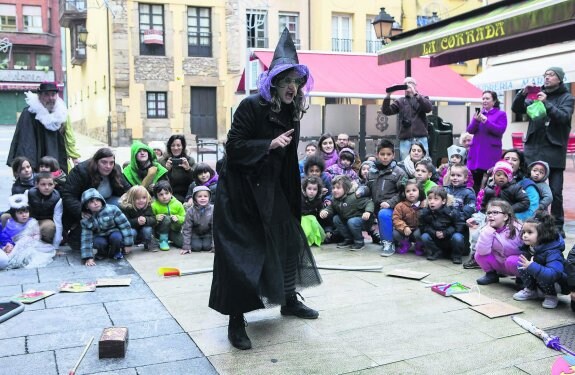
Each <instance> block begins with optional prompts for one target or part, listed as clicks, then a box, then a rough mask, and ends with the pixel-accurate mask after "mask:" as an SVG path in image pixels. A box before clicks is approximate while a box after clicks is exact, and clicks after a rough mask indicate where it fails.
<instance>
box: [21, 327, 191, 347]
mask: <svg viewBox="0 0 575 375" xmlns="http://www.w3.org/2000/svg"><path fill="white" fill-rule="evenodd" d="M126 326H127V327H128V334H129V339H130V340H136V339H140V338H148V337H155V336H162V335H170V334H175V333H183V330H182V327H180V325H179V324H178V323H177V322H176V321H175V320H174V319H160V320H154V321H146V322H134V323H130V324H128V325H126ZM104 328H106V327H93V328H90V329H84V330H68V331H66V332H53V333H49V334H44V335H31V336H28V338H27V339H28V341H27V348H28V352H29V353H34V352H43V351H47V350H56V349H64V348H74V347H81V346H84V345H86V343H87V342H88V340H89V339H90V337H92V336H93V337H94V340H95V341H97V340H98V339H99V338H100V336H101V335H102V331H103V329H104Z"/></svg>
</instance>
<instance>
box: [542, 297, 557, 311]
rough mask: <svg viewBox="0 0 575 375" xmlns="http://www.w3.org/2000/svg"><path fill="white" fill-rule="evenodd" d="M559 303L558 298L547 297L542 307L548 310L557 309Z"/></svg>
mask: <svg viewBox="0 0 575 375" xmlns="http://www.w3.org/2000/svg"><path fill="white" fill-rule="evenodd" d="M558 303H559V298H557V296H550V295H546V296H545V299H544V300H543V303H542V304H541V306H543V307H544V308H546V309H554V308H556V307H557V304H558Z"/></svg>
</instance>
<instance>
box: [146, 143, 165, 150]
mask: <svg viewBox="0 0 575 375" xmlns="http://www.w3.org/2000/svg"><path fill="white" fill-rule="evenodd" d="M148 146H150V148H151V149H152V150H160V151H162V153H164V152H165V151H166V145H165V144H164V142H161V141H152V142H150V143H148Z"/></svg>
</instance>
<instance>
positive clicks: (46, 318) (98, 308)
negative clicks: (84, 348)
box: [0, 304, 112, 338]
mask: <svg viewBox="0 0 575 375" xmlns="http://www.w3.org/2000/svg"><path fill="white" fill-rule="evenodd" d="M110 325H112V322H111V321H110V318H109V317H108V312H107V311H106V309H105V308H104V306H103V305H101V304H94V305H85V306H73V307H63V308H53V309H43V310H35V311H29V310H25V311H24V312H22V313H21V314H18V315H17V316H16V317H14V318H12V319H9V320H7V321H5V322H3V323H2V324H0V337H5V338H9V337H21V336H28V335H39V334H46V333H54V332H62V331H67V330H68V329H70V328H71V327H73V328H74V329H90V328H92V327H94V326H96V327H107V326H110Z"/></svg>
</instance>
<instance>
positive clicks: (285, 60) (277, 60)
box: [258, 27, 313, 102]
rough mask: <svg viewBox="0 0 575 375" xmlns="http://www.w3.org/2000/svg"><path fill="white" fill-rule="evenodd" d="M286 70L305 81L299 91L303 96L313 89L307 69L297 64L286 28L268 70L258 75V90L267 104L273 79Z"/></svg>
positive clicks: (291, 41) (293, 46) (311, 79)
mask: <svg viewBox="0 0 575 375" xmlns="http://www.w3.org/2000/svg"><path fill="white" fill-rule="evenodd" d="M288 69H294V70H295V71H296V72H297V73H298V74H299V76H300V77H303V78H304V79H305V83H304V84H303V86H302V87H301V89H302V91H303V92H304V94H307V93H309V92H310V91H311V89H312V87H313V78H312V77H311V74H310V72H309V69H308V67H307V66H305V65H302V64H300V63H299V59H298V57H297V51H296V48H295V44H294V42H293V40H292V38H291V35H290V33H289V30H288V29H287V27H286V28H284V31H283V32H282V35H281V36H280V40H279V42H278V44H277V46H276V49H275V51H274V57H273V59H272V62H271V64H270V66H269V68H268V70H266V71H265V72H263V73H262V74H260V76H259V78H258V89H259V92H260V94H261V96H262V97H263V98H264V99H265V100H267V101H268V102H269V101H270V100H271V98H272V95H271V88H272V86H274V84H273V80H274V78H275V77H276V76H277V75H278V74H280V73H281V72H284V71H286V70H288Z"/></svg>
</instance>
